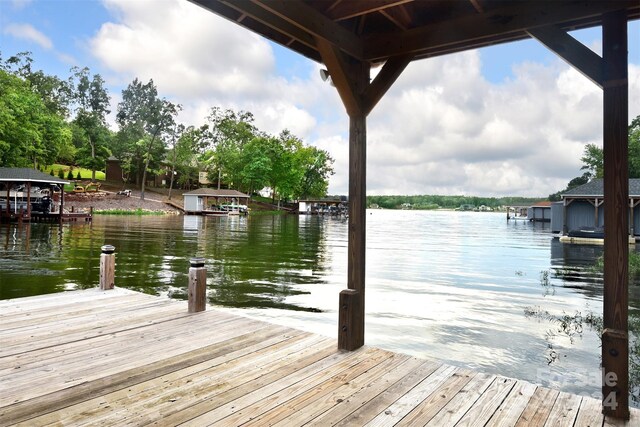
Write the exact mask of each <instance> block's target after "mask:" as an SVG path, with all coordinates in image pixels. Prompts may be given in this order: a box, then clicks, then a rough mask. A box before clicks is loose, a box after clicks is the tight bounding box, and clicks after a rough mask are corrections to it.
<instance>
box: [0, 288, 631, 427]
mask: <svg viewBox="0 0 640 427" xmlns="http://www.w3.org/2000/svg"><path fill="white" fill-rule="evenodd" d="M95 301H100V304H97V305H96V304H94V302H95ZM91 304H93V305H91ZM154 306H155V309H154ZM42 308H46V309H44V310H43V309H42ZM4 309H7V311H8V312H11V313H12V315H11V316H9V317H8V318H7V319H8V320H10V322H9V323H10V324H11V326H10V327H8V328H7V329H6V330H5V329H3V327H2V326H1V325H2V323H0V348H4V347H11V346H12V345H13V344H14V343H17V345H18V346H19V347H20V349H21V350H20V352H18V353H11V352H5V353H4V355H2V354H0V389H2V393H1V394H0V426H8V425H25V426H40V425H118V426H127V425H136V426H138V425H157V426H164V425H178V424H181V425H193V426H201V425H216V426H218V425H219V426H226V425H229V426H231V425H233V426H235V425H246V426H263V425H279V426H297V425H315V426H325V425H341V426H354V425H356V426H359V425H366V424H369V425H372V426H373V425H406V426H412V425H424V424H426V425H434V426H438V427H442V426H454V425H458V426H464V425H479V424H482V425H485V424H486V425H488V426H504V425H514V423H515V424H516V425H526V426H536V425H538V426H542V425H545V424H546V425H553V426H554V427H556V426H561V425H570V423H572V422H574V421H575V422H576V423H577V424H575V425H582V423H584V424H585V425H591V424H593V423H598V422H600V423H602V421H603V417H602V415H601V414H600V413H599V409H600V407H599V404H598V403H599V402H597V401H596V403H594V401H593V399H591V400H584V399H582V398H581V397H579V396H574V395H571V394H568V393H558V392H557V391H552V390H548V389H544V388H542V387H537V386H535V385H533V384H529V383H526V382H524V381H515V380H512V379H506V378H501V377H496V376H493V375H486V374H480V373H478V374H476V373H474V372H472V371H469V370H466V369H462V368H457V367H452V366H448V365H443V364H440V363H437V362H434V361H423V360H420V359H417V358H412V357H409V356H406V355H401V354H397V353H392V352H389V351H385V350H380V349H376V348H372V347H366V346H365V347H361V348H359V349H357V350H355V351H349V352H347V351H339V350H337V349H336V345H335V340H332V339H329V338H325V337H321V336H318V335H314V334H311V333H308V332H303V331H299V330H295V329H291V328H287V327H284V326H276V325H271V324H268V323H265V322H259V321H256V320H252V319H248V318H245V317H239V316H235V315H231V314H229V313H225V312H221V311H217V310H208V311H205V312H201V313H196V314H189V313H187V310H186V309H187V302H186V301H169V300H166V299H163V298H159V297H153V296H148V295H141V294H137V293H134V292H130V291H124V290H120V289H119V288H115V289H113V290H110V291H99V290H97V289H94V290H87V291H82V292H69V293H65V294H58V295H56V294H54V295H44V296H40V297H37V298H25V299H24V300H20V299H17V300H10V301H0V311H1V310H4ZM92 309H95V310H96V311H97V313H96V315H95V319H108V320H109V322H106V321H105V322H103V323H100V322H97V323H96V325H93V326H92V325H91V323H92V322H93V320H92V318H91V316H92V314H91V310H92ZM31 310H33V311H34V312H36V313H37V316H34V317H33V318H31V316H30V312H31ZM47 310H49V311H51V312H53V313H56V316H55V317H56V318H49V317H47V316H46V311H47ZM66 310H68V313H65V311H66ZM43 319H47V322H42V320H43ZM94 326H95V327H94ZM67 332H68V333H67ZM22 333H24V334H25V335H24V336H23V335H21V334H22ZM32 333H37V334H39V335H38V337H39V339H36V340H34V341H35V342H39V341H41V342H42V343H41V344H34V345H32V346H29V345H28V341H29V340H28V339H27V338H28V335H29V334H32ZM638 412H639V411H638V410H635V409H634V410H632V412H631V420H630V421H629V422H628V423H630V424H628V425H633V423H636V424H637V423H638V422H639V421H640V414H639V413H638ZM608 422H609V424H608V425H624V423H623V424H620V423H618V422H615V421H608Z"/></svg>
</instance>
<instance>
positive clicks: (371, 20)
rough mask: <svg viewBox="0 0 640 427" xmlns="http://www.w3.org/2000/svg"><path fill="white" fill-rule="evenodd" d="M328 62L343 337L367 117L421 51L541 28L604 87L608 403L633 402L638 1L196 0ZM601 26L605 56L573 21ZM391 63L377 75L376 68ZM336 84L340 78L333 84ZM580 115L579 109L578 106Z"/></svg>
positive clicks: (353, 342) (351, 316)
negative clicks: (631, 73)
mask: <svg viewBox="0 0 640 427" xmlns="http://www.w3.org/2000/svg"><path fill="white" fill-rule="evenodd" d="M191 1H192V2H193V3H196V4H198V5H200V6H202V7H203V8H205V9H207V10H209V11H211V12H214V13H217V14H219V15H221V16H224V17H226V18H227V19H230V20H231V21H233V22H235V23H237V24H238V25H241V26H243V27H245V28H248V29H249V30H251V31H253V32H256V33H258V34H261V35H263V36H264V37H266V38H268V39H270V40H273V41H275V42H276V43H279V44H281V45H283V46H285V47H287V48H289V49H291V50H293V51H295V52H298V53H300V54H302V55H304V56H306V57H308V58H311V59H312V60H314V61H317V62H322V63H324V65H325V66H326V68H327V72H328V75H329V76H330V77H331V80H332V81H333V84H334V85H335V88H336V90H337V91H338V94H339V96H340V98H341V100H342V103H343V104H344V107H345V109H346V112H347V114H348V115H349V213H350V215H349V227H348V230H349V231H348V233H349V234H348V267H347V286H348V289H346V290H343V291H342V292H341V293H340V302H339V307H340V309H339V325H338V346H339V347H340V348H343V349H347V350H354V349H356V348H359V347H361V346H362V345H364V328H365V322H364V319H365V270H366V269H365V255H366V182H367V179H366V177H367V173H366V167H367V161H366V159H367V116H368V115H369V113H370V112H371V111H372V110H373V108H374V107H375V105H376V104H377V103H378V102H379V101H380V99H382V97H383V96H384V94H385V93H386V92H387V90H389V88H391V86H392V85H393V83H394V82H395V81H396V79H397V78H398V77H399V76H400V75H401V74H402V72H403V70H404V69H405V68H406V67H407V65H408V64H409V63H410V62H411V61H414V60H418V59H424V58H429V57H434V56H438V55H445V54H449V53H454V52H462V51H465V50H469V49H475V48H479V47H483V46H490V45H493V44H497V43H506V42H510V41H514V40H521V39H525V38H535V39H537V40H538V41H540V42H541V43H542V44H543V45H545V46H546V47H547V48H548V49H550V50H551V51H553V52H555V53H556V54H557V55H558V56H560V57H561V58H563V59H564V60H565V61H566V62H567V63H569V64H570V65H572V66H573V67H574V68H576V69H577V70H578V71H579V72H581V73H582V74H583V75H585V76H586V77H587V78H588V79H590V80H591V81H592V82H594V83H595V84H596V85H597V86H598V87H600V88H601V89H602V90H603V118H604V120H603V121H604V126H603V151H604V197H605V199H606V200H607V203H605V229H606V230H607V239H606V240H605V244H604V258H605V262H604V266H605V267H604V284H605V285H604V298H603V302H604V304H603V305H604V308H603V319H604V320H603V324H604V332H603V335H602V366H603V371H604V373H605V374H606V375H609V374H611V375H613V376H615V378H616V379H617V381H616V382H615V384H612V385H610V384H605V386H603V410H604V412H605V413H606V414H612V415H615V416H616V417H620V418H626V419H628V418H629V409H628V390H629V385H628V378H629V372H628V367H629V366H628V359H627V354H628V349H629V345H628V339H629V337H628V252H629V247H628V242H627V237H628V235H627V224H628V220H629V212H628V211H629V209H627V201H628V196H629V195H628V190H629V189H628V183H627V181H628V168H627V167H626V165H627V163H628V144H627V125H628V115H629V112H628V105H629V83H628V52H627V44H628V40H627V39H628V35H627V21H629V20H632V19H638V18H640V2H639V1H638V0H608V1H604V0H581V1H575V0H556V1H539V0H457V1H453V0H451V1H447V0H433V1H422V0H369V1H364V0H361V1H357V0H296V1H294V0H290V1H285V0H251V1H248V0H247V1H229V0H191ZM594 26H601V27H602V35H603V37H602V55H598V54H597V53H595V52H594V51H592V50H591V49H589V47H587V46H585V45H584V44H582V43H581V42H579V41H578V40H576V39H575V38H574V37H573V36H571V35H570V34H569V33H568V31H571V30H575V29H580V28H587V27H594ZM378 65H381V68H380V71H379V72H378V74H377V75H376V77H375V78H374V79H371V78H370V73H371V67H372V66H378ZM328 90H329V89H328ZM577 114H579V112H577Z"/></svg>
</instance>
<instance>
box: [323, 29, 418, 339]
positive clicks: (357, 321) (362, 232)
mask: <svg viewBox="0 0 640 427" xmlns="http://www.w3.org/2000/svg"><path fill="white" fill-rule="evenodd" d="M316 45H317V48H318V51H319V52H320V55H322V60H323V62H324V63H325V65H326V67H327V69H328V72H329V75H330V76H331V80H332V81H333V84H334V85H335V87H336V90H337V91H338V94H339V95H340V99H341V100H342V103H343V104H344V107H345V109H346V110H347V114H348V115H349V233H348V235H349V246H348V261H347V265H348V267H347V269H348V272H347V288H348V289H346V290H344V291H342V292H341V293H340V302H339V304H340V305H339V310H338V348H340V349H343V350H355V349H357V348H358V347H361V346H362V345H364V318H365V304H364V301H365V254H366V207H367V206H366V202H367V201H366V197H367V193H366V184H367V171H366V166H367V115H369V113H370V112H371V110H372V109H373V107H374V106H375V105H376V104H377V103H378V102H379V101H380V99H381V98H382V96H383V95H384V94H385V93H386V92H387V90H389V88H390V87H391V86H392V85H393V83H394V82H395V81H396V79H397V78H398V77H399V76H400V74H401V73H402V71H403V70H404V69H405V68H406V67H407V65H408V64H409V62H411V59H412V58H413V57H412V56H411V55H403V56H398V57H395V58H390V59H389V60H388V61H387V62H386V63H385V64H384V66H383V67H382V69H381V70H380V72H379V73H378V75H377V76H376V78H375V79H374V80H373V81H372V82H369V73H370V70H371V64H370V63H368V62H366V61H361V60H358V59H356V58H354V57H352V56H349V55H347V54H345V53H344V52H343V51H341V50H340V49H338V48H337V47H336V46H335V45H333V44H332V43H331V42H329V41H328V40H325V39H323V38H321V37H317V38H316Z"/></svg>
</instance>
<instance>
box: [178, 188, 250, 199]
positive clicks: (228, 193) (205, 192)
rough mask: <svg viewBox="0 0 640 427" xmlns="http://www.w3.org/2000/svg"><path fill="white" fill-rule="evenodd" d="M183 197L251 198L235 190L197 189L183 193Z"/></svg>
mask: <svg viewBox="0 0 640 427" xmlns="http://www.w3.org/2000/svg"><path fill="white" fill-rule="evenodd" d="M183 196H203V197H235V198H238V199H249V198H250V197H251V196H249V195H248V194H244V193H241V192H239V191H237V190H225V189H223V190H216V189H213V188H199V189H197V190H193V191H189V192H187V193H184V194H183Z"/></svg>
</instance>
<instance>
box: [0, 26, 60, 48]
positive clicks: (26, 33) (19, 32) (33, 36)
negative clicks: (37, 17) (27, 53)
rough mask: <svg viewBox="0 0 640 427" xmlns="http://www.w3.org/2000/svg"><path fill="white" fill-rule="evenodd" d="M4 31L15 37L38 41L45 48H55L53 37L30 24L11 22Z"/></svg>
mask: <svg viewBox="0 0 640 427" xmlns="http://www.w3.org/2000/svg"><path fill="white" fill-rule="evenodd" d="M3 32H4V33H5V34H9V35H11V36H13V37H15V38H18V39H23V40H28V41H30V42H33V43H36V44H38V45H40V46H41V47H43V48H44V49H51V48H53V43H52V42H51V39H49V37H47V36H45V35H44V34H43V33H41V32H40V31H38V30H36V29H35V28H34V27H33V26H31V25H29V24H9V25H7V26H6V27H5V29H4V31H3Z"/></svg>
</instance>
